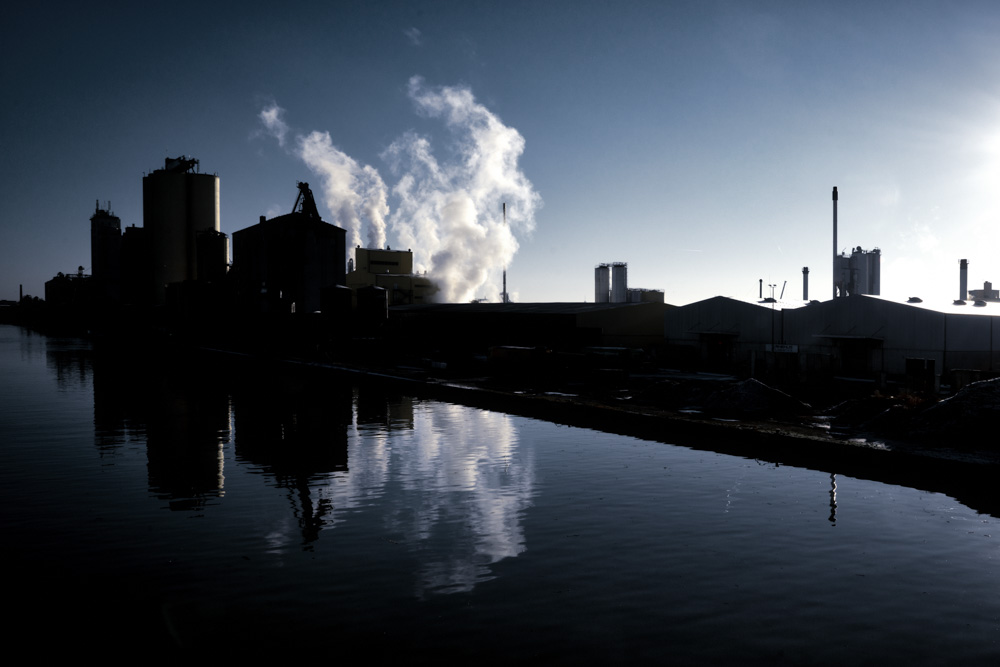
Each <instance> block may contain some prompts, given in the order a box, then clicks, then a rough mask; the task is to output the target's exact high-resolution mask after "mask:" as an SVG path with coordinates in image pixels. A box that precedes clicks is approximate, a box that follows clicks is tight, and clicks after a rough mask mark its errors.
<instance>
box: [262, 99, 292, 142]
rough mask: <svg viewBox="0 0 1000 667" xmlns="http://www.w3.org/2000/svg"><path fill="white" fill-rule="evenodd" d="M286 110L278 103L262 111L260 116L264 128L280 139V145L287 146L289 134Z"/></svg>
mask: <svg viewBox="0 0 1000 667" xmlns="http://www.w3.org/2000/svg"><path fill="white" fill-rule="evenodd" d="M284 115H285V110H284V109H282V108H281V107H279V106H278V105H276V104H272V105H271V106H269V107H268V108H266V109H264V110H263V111H261V112H260V115H259V118H260V122H261V124H263V125H264V129H265V130H266V131H267V133H268V134H270V135H271V136H272V137H274V138H275V139H277V140H278V145H279V146H281V147H284V146H285V136H286V135H287V134H288V125H287V124H286V123H285V119H284Z"/></svg>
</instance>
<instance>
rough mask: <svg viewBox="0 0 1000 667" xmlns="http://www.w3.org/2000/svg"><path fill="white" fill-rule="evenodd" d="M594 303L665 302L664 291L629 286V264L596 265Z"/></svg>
mask: <svg viewBox="0 0 1000 667" xmlns="http://www.w3.org/2000/svg"><path fill="white" fill-rule="evenodd" d="M594 303H663V291H662V290H653V289H643V288H641V287H632V288H630V287H629V286H628V264H627V263H625V262H612V263H610V264H598V265H597V266H596V267H594Z"/></svg>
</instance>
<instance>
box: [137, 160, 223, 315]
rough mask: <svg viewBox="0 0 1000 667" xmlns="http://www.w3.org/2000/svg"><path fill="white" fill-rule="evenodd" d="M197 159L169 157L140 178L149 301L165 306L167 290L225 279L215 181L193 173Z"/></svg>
mask: <svg viewBox="0 0 1000 667" xmlns="http://www.w3.org/2000/svg"><path fill="white" fill-rule="evenodd" d="M197 166H198V160H195V159H188V158H187V157H185V156H183V155H182V156H181V157H179V158H167V160H166V162H165V164H164V167H163V169H157V170H156V171H154V172H152V173H151V174H149V175H147V176H144V177H143V179H142V217H143V226H144V227H145V229H146V230H147V243H148V248H149V261H150V268H151V273H152V286H151V292H152V298H153V303H154V304H156V305H163V304H164V303H165V302H166V294H167V286H168V285H171V284H175V283H183V282H186V281H195V280H201V281H207V280H211V279H212V278H217V277H218V276H219V275H225V271H226V267H227V266H228V264H229V252H228V244H227V243H224V242H223V241H222V240H221V239H222V238H224V237H225V235H224V234H222V233H221V232H220V231H219V177H218V176H215V175H213V174H201V173H197V172H196V171H194V169H195V167H197Z"/></svg>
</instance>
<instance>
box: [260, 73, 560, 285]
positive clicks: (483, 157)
mask: <svg viewBox="0 0 1000 667" xmlns="http://www.w3.org/2000/svg"><path fill="white" fill-rule="evenodd" d="M408 93H409V97H410V99H411V100H412V101H413V103H414V105H415V107H416V110H417V113H418V114H420V115H423V116H426V117H428V118H440V119H442V120H443V121H444V125H445V127H446V128H447V130H448V132H449V133H450V135H451V138H452V146H453V147H452V149H451V150H450V151H449V155H448V158H446V159H444V160H443V161H442V160H439V159H438V158H437V157H435V155H434V153H433V150H432V146H431V142H430V139H428V138H427V137H425V136H421V135H419V134H417V133H415V132H407V133H405V134H403V135H402V136H401V137H399V138H398V139H397V140H396V141H394V142H393V143H392V144H391V145H390V146H389V147H388V148H386V149H385V150H384V151H383V152H382V154H381V157H382V159H383V160H385V161H386V162H387V163H388V165H389V169H390V171H391V173H392V175H393V177H394V178H396V179H397V180H396V184H395V185H394V186H393V188H392V194H393V195H394V196H395V198H396V201H397V205H396V208H395V211H393V212H392V214H391V215H390V214H389V206H388V201H387V190H386V186H385V182H384V181H383V180H382V177H381V176H380V174H379V173H378V171H377V170H376V169H375V168H373V167H371V166H368V165H360V164H359V163H358V162H357V161H356V160H354V159H353V158H351V157H350V156H349V155H347V154H346V153H344V152H343V151H341V150H340V149H338V148H336V147H335V146H334V145H333V142H332V140H331V138H330V134H329V133H328V132H315V131H314V132H312V133H311V134H309V135H307V136H299V137H297V139H296V148H295V151H294V152H295V154H296V155H298V157H300V158H301V159H302V160H303V161H304V162H305V163H306V165H308V167H309V168H310V169H311V170H312V171H313V172H315V173H316V174H318V175H320V176H321V177H322V179H323V191H322V192H323V197H324V201H325V203H326V205H327V206H328V207H329V208H330V210H331V212H332V213H333V215H334V216H335V217H336V220H337V222H339V223H340V224H342V225H343V226H344V227H345V228H346V229H348V230H349V232H350V234H351V243H352V246H353V245H356V244H360V238H361V228H362V220H366V221H367V222H368V243H367V245H368V247H382V246H384V245H385V240H386V221H387V220H388V225H389V228H390V229H391V230H392V231H393V233H394V234H395V236H396V238H397V245H398V246H401V247H404V248H411V249H412V250H413V255H414V257H413V259H414V269H415V270H416V271H418V272H422V271H426V272H427V273H428V276H429V277H430V278H431V279H432V280H434V282H435V283H437V285H438V286H439V287H440V289H441V295H440V296H441V297H442V298H443V300H445V301H453V302H458V301H468V300H470V299H472V298H473V297H475V296H477V295H482V294H489V295H491V296H492V295H498V294H499V292H500V287H499V285H498V279H499V277H500V272H501V271H502V269H503V267H505V266H507V265H508V264H509V263H510V262H511V260H512V259H513V257H514V254H515V253H516V252H517V249H518V242H517V239H516V237H515V232H518V233H521V234H528V233H530V232H531V231H532V230H533V229H534V226H535V222H534V220H535V210H536V209H537V208H538V207H539V206H540V205H541V197H539V195H538V193H536V192H535V190H534V188H533V187H532V185H531V182H530V181H529V180H528V179H527V178H526V177H525V176H524V174H523V173H522V172H521V171H520V169H519V168H518V164H517V163H518V159H519V158H520V156H521V154H522V153H523V152H524V138H523V137H522V136H521V134H520V133H519V132H518V131H517V130H515V129H514V128H511V127H507V126H506V125H504V124H503V123H502V122H501V121H500V119H499V118H497V117H496V116H495V115H494V114H493V113H491V112H490V111H489V109H487V108H486V107H484V106H483V105H482V104H479V103H478V102H476V100H475V97H474V96H473V95H472V92H471V91H470V90H469V89H468V88H463V87H450V86H445V87H438V88H429V87H427V86H426V85H425V84H424V81H423V79H422V78H420V77H413V78H411V79H410V81H409V88H408ZM283 116H284V110H283V109H281V108H280V107H277V106H276V105H274V106H271V107H269V108H267V109H265V110H263V111H262V112H261V113H260V120H261V123H262V124H263V125H264V128H265V130H266V131H267V132H268V133H269V134H271V135H272V136H274V137H275V138H276V139H277V140H278V143H279V145H284V141H285V136H286V135H287V133H288V126H287V125H286V124H285V122H284V118H283ZM504 202H506V204H507V223H508V224H507V225H506V226H505V225H504V222H503V216H502V213H501V205H502V204H503V203H504Z"/></svg>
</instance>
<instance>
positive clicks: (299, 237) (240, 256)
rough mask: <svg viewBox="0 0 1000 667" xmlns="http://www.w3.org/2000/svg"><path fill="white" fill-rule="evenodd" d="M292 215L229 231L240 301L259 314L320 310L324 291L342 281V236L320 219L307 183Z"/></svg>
mask: <svg viewBox="0 0 1000 667" xmlns="http://www.w3.org/2000/svg"><path fill="white" fill-rule="evenodd" d="M298 187H299V194H298V197H296V200H295V206H294V209H293V211H292V212H291V213H288V214H286V215H280V216H278V217H276V218H272V219H270V220H268V219H266V218H265V217H264V216H260V222H259V223H258V224H256V225H253V226H252V227H247V228H245V229H241V230H239V231H238V232H234V233H233V255H234V263H233V269H234V271H235V272H236V281H237V290H238V292H239V301H240V304H241V305H242V306H243V307H244V308H248V309H251V310H253V311H255V312H258V313H265V312H286V313H287V312H298V313H311V312H314V311H318V310H321V308H322V303H323V292H324V290H329V289H335V288H336V286H338V285H344V277H345V270H344V262H345V259H346V236H347V232H345V231H344V230H343V229H341V228H340V227H337V226H335V225H331V224H329V223H326V222H323V220H322V219H321V218H320V215H319V212H318V211H317V209H316V202H315V200H314V199H313V194H312V191H311V190H310V189H309V184H308V183H299V185H298Z"/></svg>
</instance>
